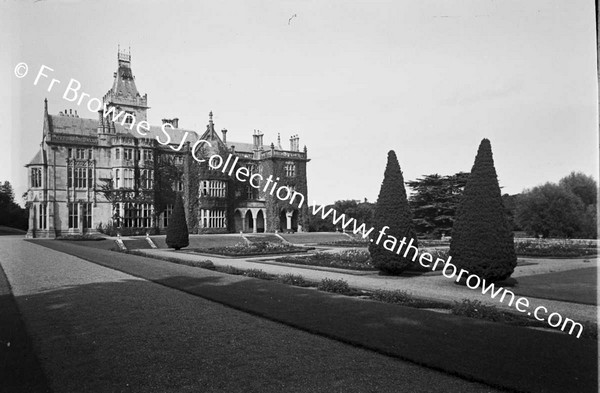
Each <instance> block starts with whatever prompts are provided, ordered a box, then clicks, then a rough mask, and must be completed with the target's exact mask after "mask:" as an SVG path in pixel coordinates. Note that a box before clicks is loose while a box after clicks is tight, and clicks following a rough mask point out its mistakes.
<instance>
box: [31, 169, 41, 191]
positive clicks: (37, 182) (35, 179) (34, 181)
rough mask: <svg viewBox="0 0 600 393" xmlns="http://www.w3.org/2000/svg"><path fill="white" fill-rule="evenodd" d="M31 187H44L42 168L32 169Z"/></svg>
mask: <svg viewBox="0 0 600 393" xmlns="http://www.w3.org/2000/svg"><path fill="white" fill-rule="evenodd" d="M31 187H32V188H40V187H42V168H31Z"/></svg>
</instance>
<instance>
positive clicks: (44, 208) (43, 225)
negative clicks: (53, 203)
mask: <svg viewBox="0 0 600 393" xmlns="http://www.w3.org/2000/svg"><path fill="white" fill-rule="evenodd" d="M39 212H40V213H39V215H38V229H48V227H47V221H46V220H47V218H46V217H47V215H48V205H46V204H45V203H42V204H40V210H39Z"/></svg>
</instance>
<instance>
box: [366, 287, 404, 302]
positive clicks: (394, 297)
mask: <svg viewBox="0 0 600 393" xmlns="http://www.w3.org/2000/svg"><path fill="white" fill-rule="evenodd" d="M371 296H372V298H373V299H375V300H379V301H380V302H385V303H404V304H406V303H412V302H414V300H415V298H414V297H412V295H411V294H410V293H408V292H406V291H403V290H395V291H387V290H385V289H378V290H376V291H375V292H373V294H372V295H371Z"/></svg>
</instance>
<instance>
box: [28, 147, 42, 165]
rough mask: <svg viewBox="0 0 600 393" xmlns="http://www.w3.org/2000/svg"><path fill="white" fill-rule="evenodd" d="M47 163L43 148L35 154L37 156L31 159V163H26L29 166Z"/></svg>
mask: <svg viewBox="0 0 600 393" xmlns="http://www.w3.org/2000/svg"><path fill="white" fill-rule="evenodd" d="M45 163H46V160H44V151H43V150H42V149H40V150H38V152H37V153H36V154H35V157H33V159H32V160H31V161H29V164H27V165H25V166H26V167H27V166H32V165H44V164H45Z"/></svg>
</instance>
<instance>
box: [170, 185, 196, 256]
mask: <svg viewBox="0 0 600 393" xmlns="http://www.w3.org/2000/svg"><path fill="white" fill-rule="evenodd" d="M165 241H166V243H167V246H169V247H171V248H174V249H175V250H179V249H181V248H183V247H187V246H188V245H189V244H190V238H189V234H188V227H187V222H186V220H185V211H184V208H183V200H182V199H181V195H177V199H176V200H175V206H174V207H173V214H172V216H171V217H170V219H169V226H168V227H167V238H166V239H165Z"/></svg>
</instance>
